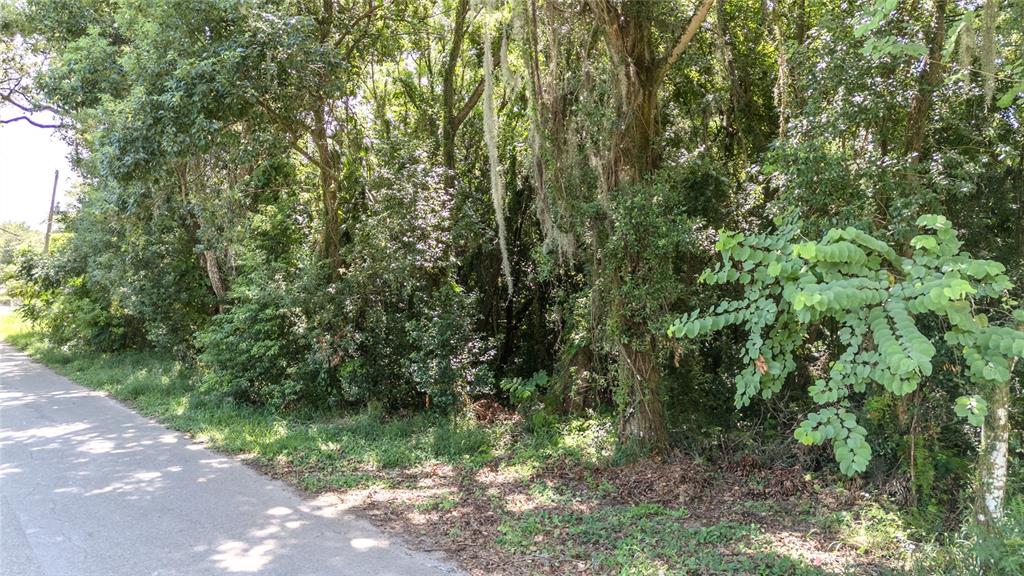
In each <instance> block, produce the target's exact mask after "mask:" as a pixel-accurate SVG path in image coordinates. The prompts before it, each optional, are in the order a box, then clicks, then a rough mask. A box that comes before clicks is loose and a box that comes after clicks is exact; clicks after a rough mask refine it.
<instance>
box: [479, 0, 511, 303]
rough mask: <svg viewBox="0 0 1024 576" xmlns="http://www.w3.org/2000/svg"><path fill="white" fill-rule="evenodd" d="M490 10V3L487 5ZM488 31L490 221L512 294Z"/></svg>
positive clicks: (486, 116)
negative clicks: (492, 224) (492, 222)
mask: <svg viewBox="0 0 1024 576" xmlns="http://www.w3.org/2000/svg"><path fill="white" fill-rule="evenodd" d="M487 8H488V10H490V9H493V6H492V2H490V1H488V3H487ZM492 34H493V33H492V31H491V28H490V26H489V25H488V24H487V23H485V25H484V140H485V141H486V143H487V158H488V160H489V161H490V168H491V202H492V203H493V204H494V220H495V221H496V222H497V224H498V248H499V249H500V250H501V270H502V272H503V273H504V274H505V283H506V284H507V285H508V292H509V294H510V295H511V294H512V265H511V264H510V263H509V259H508V245H507V242H506V232H505V181H504V179H503V178H502V174H501V159H500V158H498V115H497V114H496V113H495V111H494V54H493V52H492V50H491V36H492Z"/></svg>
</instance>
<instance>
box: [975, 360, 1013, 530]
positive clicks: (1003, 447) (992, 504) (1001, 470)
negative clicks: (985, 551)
mask: <svg viewBox="0 0 1024 576" xmlns="http://www.w3.org/2000/svg"><path fill="white" fill-rule="evenodd" d="M1014 364H1016V360H1014ZM1010 368H1011V373H1012V371H1013V365H1011V367H1010ZM1009 444H1010V379H1007V380H1006V381H1005V382H1002V383H1000V384H999V385H998V386H997V387H996V389H995V390H994V391H993V394H992V397H991V398H990V399H989V415H988V418H987V421H986V422H985V426H984V428H982V432H981V462H979V466H978V468H979V470H980V474H979V482H978V484H979V485H978V502H977V514H978V523H979V524H981V525H982V526H993V525H995V524H997V523H998V522H999V521H1000V520H1001V519H1002V518H1003V501H1004V500H1005V498H1006V478H1007V457H1008V454H1009Z"/></svg>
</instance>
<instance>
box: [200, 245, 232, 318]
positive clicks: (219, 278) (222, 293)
mask: <svg viewBox="0 0 1024 576" xmlns="http://www.w3.org/2000/svg"><path fill="white" fill-rule="evenodd" d="M203 263H204V264H205V265H206V266H205V267H206V277H207V278H209V280H210V288H212V289H213V294H214V295H215V296H216V297H217V311H218V312H224V302H225V300H226V299H227V295H228V288H227V283H226V282H225V281H224V275H223V274H221V272H220V265H219V264H218V263H217V253H216V252H214V251H213V250H204V251H203Z"/></svg>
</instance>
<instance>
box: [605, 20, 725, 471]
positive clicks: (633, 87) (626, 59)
mask: <svg viewBox="0 0 1024 576" xmlns="http://www.w3.org/2000/svg"><path fill="white" fill-rule="evenodd" d="M713 4H714V0H703V1H702V2H701V3H700V4H699V5H698V7H697V10H696V12H695V13H694V15H693V16H692V17H691V18H690V20H689V22H688V23H687V25H686V26H684V27H683V30H682V32H681V33H680V35H679V37H678V38H677V39H676V40H675V41H674V42H673V43H672V44H670V45H669V46H668V47H667V49H666V50H665V51H664V52H661V53H659V50H658V48H657V44H656V42H655V39H654V23H655V19H656V18H657V10H656V7H655V6H653V5H652V4H650V3H647V2H625V3H621V4H619V3H615V2H611V1H610V0H591V2H590V6H591V10H592V11H593V12H594V15H595V17H596V18H597V21H598V24H599V25H600V26H601V27H602V29H603V32H604V40H605V45H606V47H607V50H608V57H609V63H610V74H611V77H612V82H611V84H612V89H613V92H614V98H615V108H616V116H617V121H616V124H615V126H614V128H613V130H612V133H611V138H610V147H609V149H608V153H607V157H606V158H605V159H604V163H603V165H602V166H601V170H602V174H601V179H602V186H601V190H600V194H601V197H600V198H599V199H598V200H599V202H600V204H601V206H602V207H603V208H604V211H605V214H604V218H603V221H602V222H601V223H600V224H598V225H597V227H598V228H601V227H603V228H604V229H603V230H601V229H598V230H595V234H594V236H595V238H596V239H597V240H596V242H597V249H598V252H599V253H603V252H605V250H604V248H605V244H606V242H607V238H609V237H610V236H612V235H613V234H614V233H616V232H618V230H617V229H616V227H620V226H623V225H624V223H622V222H616V221H615V218H614V216H613V212H612V211H613V207H614V206H615V205H616V204H623V205H625V204H628V203H629V202H628V201H629V200H630V199H631V198H628V197H623V195H628V194H637V193H638V192H639V191H640V190H641V188H640V187H641V186H643V185H644V182H645V180H647V179H648V178H649V177H650V176H651V175H652V174H653V173H654V171H655V170H656V169H657V167H658V164H659V159H660V158H659V157H660V154H659V153H658V152H659V151H658V145H657V142H658V139H659V137H660V136H661V122H660V118H659V104H658V92H659V91H660V89H661V85H662V81H663V80H664V78H665V74H666V72H667V70H668V69H669V67H671V66H672V64H674V63H675V62H676V60H678V59H679V57H680V55H681V54H682V53H683V52H684V51H685V50H686V48H687V46H689V44H690V41H691V40H692V39H693V37H694V35H695V34H696V33H697V30H699V29H700V26H701V24H702V23H703V22H704V20H705V18H707V15H708V12H709V11H710V10H711V7H712V5H713ZM623 248H624V253H623V254H620V255H619V256H620V258H619V259H618V261H616V262H602V263H601V267H602V269H603V270H602V272H603V274H604V277H605V283H606V284H607V285H608V298H607V300H608V301H607V307H608V310H607V322H608V324H609V326H610V330H609V332H610V338H611V340H612V342H611V347H612V349H613V350H614V352H615V353H616V355H617V359H616V360H617V364H618V372H619V386H620V390H621V391H622V393H623V394H625V397H624V399H623V404H622V405H621V406H620V414H621V416H620V421H619V433H620V438H619V439H620V442H622V443H623V444H629V445H633V446H636V447H637V448H640V449H642V450H651V451H654V452H658V451H662V450H664V449H665V448H666V446H667V444H668V432H667V428H666V425H665V410H664V407H663V406H662V402H661V396H660V395H659V390H658V385H659V382H660V380H661V366H660V361H659V358H658V343H657V340H656V339H655V337H654V335H653V333H652V331H651V326H650V323H651V320H652V319H651V318H649V317H647V316H646V315H644V314H642V313H641V314H638V313H637V312H636V311H635V308H636V307H635V306H633V304H634V303H633V302H632V301H631V299H632V298H633V297H634V296H632V295H630V296H627V295H626V293H625V291H624V289H623V288H624V284H625V283H626V281H627V280H628V279H629V278H630V277H632V276H634V275H637V273H638V272H639V271H640V270H641V268H642V267H643V266H642V264H643V262H644V259H645V258H649V255H648V254H647V247H645V246H644V245H642V243H639V244H638V243H635V242H627V243H626V244H625V246H624V247H623ZM631 308H633V309H631Z"/></svg>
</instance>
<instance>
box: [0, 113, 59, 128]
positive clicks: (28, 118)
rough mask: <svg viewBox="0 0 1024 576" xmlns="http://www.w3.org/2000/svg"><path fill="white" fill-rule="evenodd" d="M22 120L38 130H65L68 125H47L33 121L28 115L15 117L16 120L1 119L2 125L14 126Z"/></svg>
mask: <svg viewBox="0 0 1024 576" xmlns="http://www.w3.org/2000/svg"><path fill="white" fill-rule="evenodd" d="M20 120H24V121H25V122H28V123H29V124H31V125H33V126H35V127H36V128H63V127H64V126H66V124H63V123H58V124H45V123H43V122H37V121H35V120H33V119H32V118H30V117H29V116H26V115H22V116H15V117H14V118H6V119H0V124H12V123H14V122H18V121H20Z"/></svg>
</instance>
